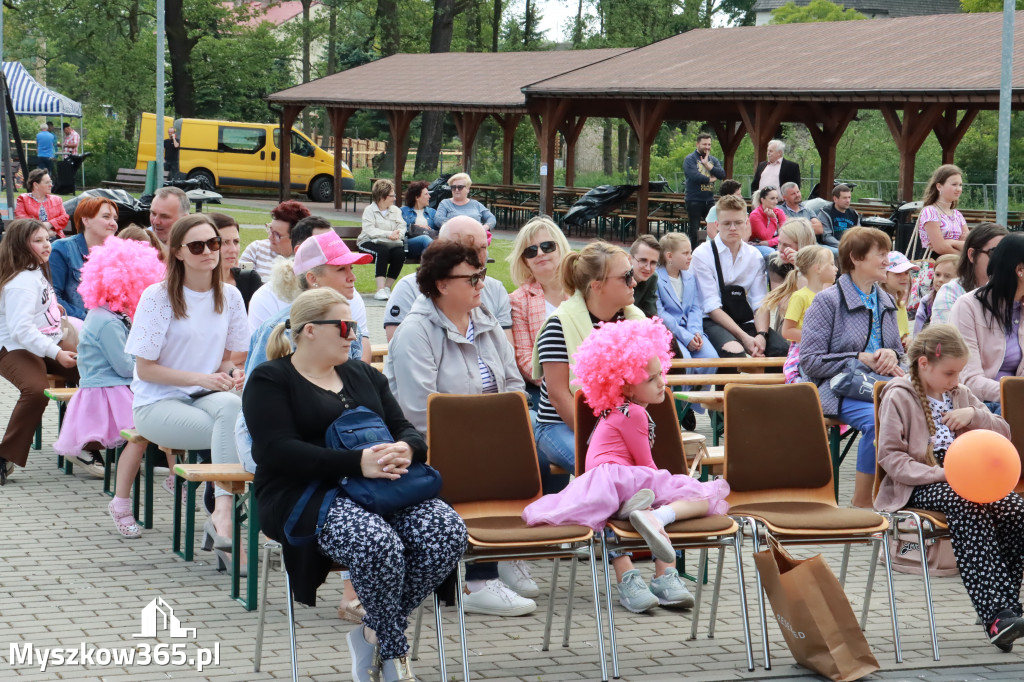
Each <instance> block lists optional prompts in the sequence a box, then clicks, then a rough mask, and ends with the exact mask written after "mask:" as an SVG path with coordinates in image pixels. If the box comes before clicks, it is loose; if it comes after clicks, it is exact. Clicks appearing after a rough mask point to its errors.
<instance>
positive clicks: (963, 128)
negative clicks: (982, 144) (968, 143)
mask: <svg viewBox="0 0 1024 682" xmlns="http://www.w3.org/2000/svg"><path fill="white" fill-rule="evenodd" d="M978 111H979V109H967V110H965V111H964V116H963V118H962V119H960V122H959V123H957V120H956V117H957V109H956V107H955V106H950V107H946V110H945V111H944V112H943V113H942V117H941V118H940V119H939V121H938V122H937V123H936V124H935V137H937V138H938V140H939V144H940V145H942V163H944V164H946V163H953V155H954V154H955V153H956V148H957V146H958V145H959V144H960V141H961V140H963V139H964V135H965V134H966V133H967V129H968V128H970V127H971V124H972V123H974V119H975V118H976V117H977V115H978Z"/></svg>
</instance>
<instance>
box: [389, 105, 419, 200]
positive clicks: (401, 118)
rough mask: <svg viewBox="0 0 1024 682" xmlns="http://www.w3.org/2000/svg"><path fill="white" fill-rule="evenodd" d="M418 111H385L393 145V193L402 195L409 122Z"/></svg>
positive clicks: (407, 153)
mask: <svg viewBox="0 0 1024 682" xmlns="http://www.w3.org/2000/svg"><path fill="white" fill-rule="evenodd" d="M419 113H420V112H418V111H407V110H405V109H398V110H391V111H386V112H384V114H385V115H386V116H387V118H388V128H390V130H391V144H393V145H395V194H396V195H397V196H402V171H404V170H405V160H406V158H407V157H408V155H409V124H410V123H412V120H413V119H414V118H416V117H417V116H418V115H419Z"/></svg>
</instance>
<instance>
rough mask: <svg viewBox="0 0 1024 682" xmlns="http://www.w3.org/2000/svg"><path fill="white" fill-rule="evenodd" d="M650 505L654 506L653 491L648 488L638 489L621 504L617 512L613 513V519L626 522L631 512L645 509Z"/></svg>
mask: <svg viewBox="0 0 1024 682" xmlns="http://www.w3.org/2000/svg"><path fill="white" fill-rule="evenodd" d="M652 504H654V491H653V490H651V489H650V488H640V490H637V491H636V494H635V495H633V497H631V498H629V499H628V500H626V501H625V502H623V503H622V506H621V507H619V511H617V512H615V518H617V519H621V520H626V519H628V518H629V515H630V514H632V513H633V512H635V511H640V510H641V509H647V508H648V507H650V506H651V505H652Z"/></svg>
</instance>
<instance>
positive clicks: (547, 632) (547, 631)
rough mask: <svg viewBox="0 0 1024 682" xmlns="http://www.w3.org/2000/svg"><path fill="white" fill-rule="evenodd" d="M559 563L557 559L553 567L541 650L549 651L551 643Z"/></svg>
mask: <svg viewBox="0 0 1024 682" xmlns="http://www.w3.org/2000/svg"><path fill="white" fill-rule="evenodd" d="M558 563H559V559H555V560H554V561H553V562H552V567H551V591H550V592H549V593H548V615H547V618H546V619H545V621H544V642H543V644H541V647H540V650H541V651H547V650H548V648H549V647H550V645H551V620H552V619H553V618H554V616H555V594H556V593H557V591H558Z"/></svg>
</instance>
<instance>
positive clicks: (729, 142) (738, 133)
mask: <svg viewBox="0 0 1024 682" xmlns="http://www.w3.org/2000/svg"><path fill="white" fill-rule="evenodd" d="M709 123H710V124H711V129H712V130H714V131H715V137H717V138H718V144H720V145H721V146H722V155H723V156H724V157H725V158H724V159H722V165H723V167H724V168H725V177H727V178H731V177H732V175H733V173H732V171H733V165H734V164H735V163H736V150H737V149H739V146H740V142H742V141H743V138H744V136H745V135H746V134H747V127H746V125H744V123H743V121H710V122H709Z"/></svg>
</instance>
